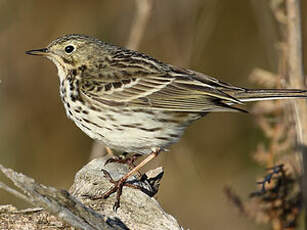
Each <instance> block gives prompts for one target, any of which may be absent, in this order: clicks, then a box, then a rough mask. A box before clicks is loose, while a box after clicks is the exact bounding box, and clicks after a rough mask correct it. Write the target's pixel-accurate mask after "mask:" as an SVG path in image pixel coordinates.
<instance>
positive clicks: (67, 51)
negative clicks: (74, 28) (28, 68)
mask: <svg viewBox="0 0 307 230" xmlns="http://www.w3.org/2000/svg"><path fill="white" fill-rule="evenodd" d="M105 45H106V44H105V43H103V42H102V41H99V40H97V39H95V38H92V37H89V36H86V35H80V34H70V35H65V36H62V37H59V38H57V39H56V40H54V41H52V42H51V43H50V44H49V45H48V46H47V47H46V48H42V49H35V50H29V51H27V52H26V54H30V55H39V56H44V57H47V58H48V59H50V60H51V61H53V62H54V64H55V65H56V66H57V68H58V70H59V72H61V71H64V73H67V71H68V70H70V69H73V68H76V67H78V66H82V65H91V64H92V63H93V62H95V60H94V59H95V58H98V57H102V56H103V53H104V47H105Z"/></svg>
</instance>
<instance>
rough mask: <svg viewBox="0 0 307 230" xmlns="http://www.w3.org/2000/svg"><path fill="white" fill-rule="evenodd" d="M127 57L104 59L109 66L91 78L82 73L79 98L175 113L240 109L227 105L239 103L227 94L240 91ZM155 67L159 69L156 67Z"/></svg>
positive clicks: (208, 78)
mask: <svg viewBox="0 0 307 230" xmlns="http://www.w3.org/2000/svg"><path fill="white" fill-rule="evenodd" d="M129 55H130V56H129ZM129 55H124V57H125V59H120V56H117V58H113V59H112V56H110V57H108V62H109V63H110V65H106V64H105V63H104V65H103V66H104V69H102V70H101V73H99V77H95V78H94V77H93V76H97V74H96V75H95V74H91V73H87V72H86V70H85V71H84V72H83V73H82V78H81V79H82V80H81V86H80V91H81V93H82V95H83V96H85V97H86V98H87V99H88V100H92V101H94V102H95V103H102V104H107V105H110V104H111V105H118V106H130V107H136V108H142V107H147V108H152V109H157V110H159V109H161V110H168V111H178V112H179V111H180V112H199V113H202V112H209V111H213V110H214V111H225V110H240V109H237V108H233V107H231V106H229V105H228V104H227V103H232V104H237V103H240V101H239V100H237V99H236V98H234V97H233V96H231V95H230V94H228V93H227V91H231V90H237V91H240V90H244V89H242V88H237V87H234V86H231V85H229V84H226V83H223V82H220V81H218V80H216V79H215V78H212V77H209V76H206V75H204V74H201V73H197V72H194V71H191V70H186V69H179V68H175V67H173V66H170V65H165V64H163V63H160V62H155V60H154V59H152V58H150V59H148V60H147V59H146V57H147V56H144V55H142V58H140V57H139V56H137V57H133V55H135V53H129ZM127 57H128V58H127ZM144 58H145V60H144ZM131 60H134V61H131ZM147 64H148V65H147ZM158 64H159V65H160V67H161V68H157V66H158ZM144 65H145V67H144ZM119 67H120V68H119ZM125 73H129V74H125ZM110 76H113V77H110ZM93 85H94V86H95V87H93Z"/></svg>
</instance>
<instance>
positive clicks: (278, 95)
mask: <svg viewBox="0 0 307 230" xmlns="http://www.w3.org/2000/svg"><path fill="white" fill-rule="evenodd" d="M231 95H232V96H233V97H235V98H236V99H238V100H240V101H241V102H249V101H263V100H276V99H289V98H304V97H305V98H307V90H300V89H246V90H244V91H236V92H233V93H232V94H231Z"/></svg>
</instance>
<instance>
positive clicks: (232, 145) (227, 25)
mask: <svg viewBox="0 0 307 230" xmlns="http://www.w3.org/2000/svg"><path fill="white" fill-rule="evenodd" d="M302 3H303V17H302V18H303V29H304V33H305V34H304V35H305V36H304V37H306V29H305V27H306V25H307V17H306V13H305V12H306V10H307V2H306V1H302ZM135 10H136V9H135V2H134V1H133V0H126V1H107V0H104V1H102V0H97V1H94V0H93V1H81V0H67V1H39V0H28V1H17V0H0V50H1V52H0V80H1V85H0V108H1V110H0V127H1V129H0V164H3V165H4V166H6V167H11V168H14V169H15V170H16V171H19V172H22V173H24V174H26V175H29V176H31V177H33V178H35V179H36V180H37V181H38V182H40V183H43V184H46V185H51V186H54V187H57V188H65V189H68V188H69V187H70V185H71V184H72V181H73V176H74V174H75V173H76V172H77V171H78V170H79V169H80V168H81V167H82V166H84V165H85V164H86V163H87V162H88V160H89V155H90V152H91V148H92V140H91V139H90V138H89V137H87V136H86V135H85V134H83V133H82V132H81V131H80V130H79V129H78V128H77V127H76V126H75V125H74V124H73V123H72V121H70V120H68V119H67V118H66V115H65V112H64V108H63V105H62V103H61V101H60V97H59V89H58V85H59V81H58V77H57V71H56V68H55V66H54V65H53V64H52V63H51V62H49V61H48V60H45V59H42V58H37V57H30V56H27V55H26V54H25V53H24V52H25V51H26V50H29V49H35V48H42V47H45V46H46V45H47V44H48V43H49V42H50V41H52V40H54V39H55V38H57V37H58V36H61V35H63V34H68V33H82V34H88V35H92V36H95V37H97V38H99V39H101V40H103V41H106V42H110V43H113V44H117V45H120V46H125V45H126V44H127V40H128V34H129V32H130V29H131V26H132V22H133V16H134V14H135ZM278 39H279V35H278V33H277V29H276V27H275V25H274V20H273V19H272V15H271V13H270V7H269V5H268V1H267V0H236V1H228V0H189V1H187V0H168V1H162V0H155V1H154V3H153V8H152V14H151V16H150V18H149V21H148V23H147V25H146V29H145V33H144V36H143V38H142V40H141V43H140V46H139V48H138V50H140V51H142V52H144V53H146V54H149V55H151V56H153V57H155V58H158V59H160V60H162V61H164V62H167V63H171V64H174V65H177V66H181V67H188V68H191V69H193V70H196V71H199V72H203V73H206V74H209V75H212V76H215V77H217V78H219V79H221V80H223V81H226V82H230V83H232V84H234V85H238V86H242V87H256V86H255V85H253V84H252V83H251V82H250V81H249V80H248V77H249V74H250V73H251V72H252V70H253V69H254V68H256V67H260V68H263V69H266V70H268V71H272V72H276V71H277V54H276V47H275V42H276V41H277V40H278ZM305 66H307V65H305ZM263 138H264V137H263V134H262V132H261V130H260V129H259V128H258V127H257V125H256V124H255V121H254V119H253V116H252V115H246V114H239V113H215V114H209V115H208V116H207V117H205V118H204V119H201V120H199V121H197V122H195V123H193V124H192V126H191V127H190V128H189V129H188V130H187V131H186V133H185V135H184V138H183V139H182V140H181V142H179V143H178V144H176V145H174V146H172V148H171V151H169V152H164V153H162V154H160V156H159V158H158V159H157V160H155V162H153V163H152V165H151V167H155V166H158V165H162V166H163V167H164V169H165V175H164V178H163V180H162V184H161V187H160V191H159V193H158V195H157V199H158V200H159V202H160V203H161V205H162V206H163V208H164V209H165V210H166V211H167V212H169V213H170V214H172V215H174V216H175V217H176V218H177V219H178V220H179V222H180V224H181V225H183V226H184V227H185V228H190V229H211V230H214V229H224V228H225V226H227V229H228V230H231V229H237V230H238V229H250V230H253V229H255V230H256V229H264V226H263V225H255V224H254V223H252V222H250V221H249V220H248V219H246V218H244V217H241V216H240V213H239V212H238V211H237V210H236V209H235V208H234V207H233V206H232V205H231V204H230V202H229V201H228V200H227V198H226V197H225V194H224V192H223V189H224V187H225V185H231V186H232V187H234V188H235V189H236V191H237V192H238V194H240V195H241V196H242V197H243V199H248V195H249V193H250V192H252V191H254V190H255V181H256V178H257V177H258V176H259V175H262V174H263V173H264V169H263V168H261V167H260V166H259V165H257V164H256V163H255V162H254V161H253V159H252V157H251V153H252V152H253V151H254V150H255V149H256V147H257V143H258V142H260V141H263ZM0 181H5V182H6V180H5V179H4V178H3V177H2V175H0ZM7 203H12V204H14V205H16V206H17V207H20V208H22V207H26V206H27V204H25V203H23V202H20V200H17V199H15V198H14V197H12V196H10V195H8V194H7V193H6V192H3V191H0V204H7Z"/></svg>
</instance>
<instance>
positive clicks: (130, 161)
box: [104, 153, 142, 169]
mask: <svg viewBox="0 0 307 230" xmlns="http://www.w3.org/2000/svg"><path fill="white" fill-rule="evenodd" d="M140 156H142V155H141V154H134V155H132V156H127V153H126V154H125V153H124V154H123V155H120V156H113V157H111V158H109V159H108V160H107V161H106V162H105V164H104V165H107V164H109V163H119V164H127V165H128V166H129V168H130V169H133V168H134V167H135V161H136V160H137V158H138V157H140Z"/></svg>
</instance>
